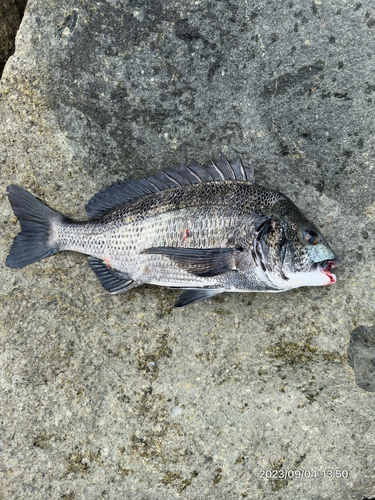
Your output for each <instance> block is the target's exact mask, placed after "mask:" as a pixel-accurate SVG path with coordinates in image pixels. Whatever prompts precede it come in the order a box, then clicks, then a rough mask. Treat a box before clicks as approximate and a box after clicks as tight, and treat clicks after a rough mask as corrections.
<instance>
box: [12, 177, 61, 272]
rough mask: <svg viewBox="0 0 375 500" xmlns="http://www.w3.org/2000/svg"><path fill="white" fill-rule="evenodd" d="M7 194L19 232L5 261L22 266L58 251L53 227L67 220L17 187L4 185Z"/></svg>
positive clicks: (14, 265)
mask: <svg viewBox="0 0 375 500" xmlns="http://www.w3.org/2000/svg"><path fill="white" fill-rule="evenodd" d="M7 193H8V198H9V201H10V204H11V205H12V208H13V212H14V214H15V215H16V217H17V218H18V220H19V223H20V225H21V231H20V232H19V233H18V234H17V236H16V237H15V238H14V241H13V244H12V246H11V249H10V252H9V255H8V257H7V260H6V262H5V264H6V265H7V266H8V267H23V266H27V265H28V264H31V263H32V262H35V261H37V260H40V259H43V258H44V257H49V256H50V255H53V254H55V253H57V252H59V251H60V250H61V249H60V246H59V243H58V240H57V237H56V236H54V233H55V231H54V226H56V223H59V222H62V221H66V220H68V219H67V218H66V217H64V216H63V215H61V214H59V213H58V212H56V211H55V210H52V208H49V207H47V205H44V203H42V202H41V201H39V200H37V199H36V198H35V197H34V196H33V195H32V194H30V193H29V192H28V191H26V190H25V189H22V188H20V187H18V186H14V185H10V186H8V189H7Z"/></svg>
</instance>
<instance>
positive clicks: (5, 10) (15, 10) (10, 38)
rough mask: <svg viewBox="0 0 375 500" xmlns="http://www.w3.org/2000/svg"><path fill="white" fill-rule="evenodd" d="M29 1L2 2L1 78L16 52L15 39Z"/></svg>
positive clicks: (0, 30) (0, 24) (0, 21)
mask: <svg viewBox="0 0 375 500" xmlns="http://www.w3.org/2000/svg"><path fill="white" fill-rule="evenodd" d="M26 3H27V0H2V2H1V3H0V78H1V74H2V72H3V69H4V66H5V63H6V62H7V60H8V58H9V57H10V56H11V55H12V54H13V52H14V39H15V37H16V33H17V30H18V28H19V26H20V23H21V19H22V16H23V13H24V11H25V7H26Z"/></svg>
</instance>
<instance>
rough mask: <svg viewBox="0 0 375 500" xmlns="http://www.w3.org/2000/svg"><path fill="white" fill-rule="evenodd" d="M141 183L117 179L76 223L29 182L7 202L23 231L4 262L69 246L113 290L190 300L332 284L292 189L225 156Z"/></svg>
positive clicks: (328, 253) (179, 303)
mask: <svg viewBox="0 0 375 500" xmlns="http://www.w3.org/2000/svg"><path fill="white" fill-rule="evenodd" d="M210 161H211V163H210V164H209V165H208V166H205V165H202V164H200V163H199V162H198V161H196V160H192V162H191V165H190V166H186V165H184V164H181V165H180V166H179V168H177V169H175V168H172V167H169V168H168V169H167V170H166V171H165V172H164V171H160V172H159V173H157V174H154V175H151V176H150V177H148V178H147V179H146V178H143V179H140V180H134V179H132V180H125V181H119V182H117V183H115V184H113V185H111V186H109V187H107V188H105V189H104V190H102V191H99V192H98V193H97V194H95V196H93V197H92V198H91V199H90V201H89V202H88V203H87V205H86V211H87V215H88V218H89V220H86V221H74V220H72V219H70V218H68V217H66V216H64V215H62V214H60V213H59V212H57V211H55V210H53V209H52V208H50V207H48V206H47V205H45V204H44V203H42V201H40V200H38V199H37V198H35V197H34V196H33V195H32V194H31V193H29V192H28V191H26V190H25V189H23V188H21V187H19V186H16V185H10V186H8V188H7V193H8V199H9V202H10V204H11V206H12V208H13V211H14V214H15V215H16V217H17V218H18V221H19V223H20V226H21V231H20V232H19V233H18V234H17V236H16V237H15V239H14V241H13V244H12V246H11V248H10V252H9V255H8V257H7V259H6V265H7V266H8V267H11V268H20V267H23V266H26V265H28V264H31V263H33V262H35V261H38V260H40V259H43V258H45V257H49V256H52V255H54V254H56V253H58V252H62V251H66V250H68V251H74V252H81V253H83V254H86V255H89V259H88V264H89V266H90V267H91V269H92V270H93V271H94V273H95V274H96V276H97V278H98V279H99V281H100V283H101V285H102V286H103V288H104V289H105V290H107V291H108V292H110V293H111V294H119V293H123V292H127V291H129V290H131V289H132V288H135V287H138V286H140V285H143V284H152V285H159V286H165V287H169V288H175V289H180V290H181V292H180V295H179V296H178V298H177V300H176V302H175V304H174V306H175V307H183V306H187V305H189V304H192V303H194V302H199V301H202V300H205V299H208V298H210V297H214V296H215V295H218V294H221V293H223V292H282V291H287V290H291V289H293V288H298V287H302V286H321V285H329V284H331V283H335V282H336V281H337V279H336V276H335V275H334V274H333V273H332V272H331V270H332V268H334V267H336V266H339V265H340V264H341V263H340V260H339V259H338V257H337V256H336V255H335V253H334V252H333V250H332V249H331V247H330V246H329V245H328V243H327V241H326V239H325V238H324V237H323V235H322V233H321V231H320V230H319V229H318V227H317V226H316V225H314V224H313V223H312V222H310V221H309V220H308V219H307V218H306V217H305V216H304V215H303V214H302V212H301V211H300V210H299V209H298V208H297V206H296V205H295V204H294V203H293V202H292V201H291V200H290V199H289V198H288V197H287V196H285V195H284V194H282V193H280V192H278V191H275V190H273V189H270V188H266V187H263V186H261V185H258V184H256V182H255V172H254V165H252V166H251V167H250V168H247V169H245V167H244V165H243V163H242V160H241V159H240V157H239V156H238V157H237V159H236V160H235V161H234V162H233V163H229V161H228V160H227V158H226V157H225V156H224V155H223V154H221V156H220V158H219V160H218V161H216V162H214V161H212V160H210Z"/></svg>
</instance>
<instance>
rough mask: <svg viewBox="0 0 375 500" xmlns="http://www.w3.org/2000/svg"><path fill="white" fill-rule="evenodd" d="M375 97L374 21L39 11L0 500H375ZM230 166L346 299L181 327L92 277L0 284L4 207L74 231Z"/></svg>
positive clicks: (260, 9) (160, 10)
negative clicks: (173, 180)
mask: <svg viewBox="0 0 375 500" xmlns="http://www.w3.org/2000/svg"><path fill="white" fill-rule="evenodd" d="M374 74H375V8H374V4H373V2H370V1H369V0H365V1H362V2H361V3H355V2H344V1H338V0H332V1H330V2H325V1H322V0H315V1H313V2H311V1H290V2H279V1H277V0H271V1H266V0H259V1H257V2H255V1H248V2H245V1H242V0H240V1H227V2H209V1H199V0H198V1H194V2H191V1H188V2H175V1H173V0H171V1H163V2H161V1H157V0H155V1H152V2H143V1H136V0H127V1H120V0H118V1H117V0H108V1H107V2H106V1H104V0H99V1H96V2H88V1H86V0H80V1H73V0H61V1H60V2H50V1H47V0H29V3H28V7H27V10H26V13H25V17H24V19H23V22H22V25H21V28H20V31H19V33H18V36H17V40H16V52H15V55H14V56H13V57H12V58H11V59H9V61H8V63H7V65H6V67H5V70H4V73H3V77H2V81H1V87H0V167H1V178H0V184H1V185H0V201H1V212H0V217H1V235H0V238H1V245H0V262H1V268H0V273H1V283H2V286H1V300H0V309H1V310H0V318H1V326H0V329H1V330H0V332H1V333H0V340H1V350H0V357H1V359H0V382H1V389H0V390H1V392H0V398H1V399H0V412H1V418H0V498H1V500H9V499H11V500H13V499H25V498H32V499H33V500H45V499H65V500H67V499H70V500H72V499H74V500H81V499H82V500H83V499H87V498H90V499H101V498H105V499H111V500H112V499H113V500H115V499H116V500H117V499H119V498H126V499H136V500H138V499H142V500H148V499H151V498H152V499H158V500H171V499H178V498H186V499H192V500H193V499H194V500H195V499H197V500H198V499H199V500H200V499H202V498H205V499H215V500H217V499H219V500H221V499H223V500H224V499H225V500H227V499H243V498H251V499H255V500H257V499H282V500H284V499H286V500H289V499H291V500H292V499H293V500H294V499H296V498H301V499H302V498H303V499H309V500H313V499H316V500H317V499H333V498H345V499H348V500H351V499H353V500H354V499H356V500H357V499H358V500H361V499H364V498H372V497H374V496H375V472H374V470H375V469H374V468H375V417H374V415H375V410H374V408H375V393H374V383H373V378H371V370H372V374H373V375H372V376H373V377H375V365H374V362H373V354H371V353H373V352H374V351H373V346H374V323H375V306H374V302H375V301H374V287H375V281H374V268H375V264H374V257H375V251H374V237H375V201H374V184H375V182H374V154H375V149H374V131H375V120H374V111H375V108H374V99H375V79H374ZM221 151H222V152H223V153H225V154H226V155H227V156H228V157H229V158H230V159H234V157H235V156H236V154H237V153H239V154H240V155H241V156H242V158H243V161H244V162H245V164H247V165H249V163H250V161H252V160H253V161H254V162H255V165H256V169H257V180H258V182H259V183H260V184H263V185H265V186H267V187H271V188H274V189H278V190H280V191H282V192H284V193H285V194H287V195H288V196H289V197H290V198H292V200H293V201H294V202H295V203H296V204H297V205H298V206H299V207H300V208H301V210H303V211H304V212H305V213H306V215H307V216H308V217H309V218H311V219H312V220H314V221H316V222H317V223H318V225H319V226H320V227H321V228H322V231H323V233H324V235H325V236H326V237H327V239H328V241H329V243H330V244H331V246H332V247H333V248H334V249H335V250H336V251H337V253H338V254H339V256H340V258H341V260H342V264H343V265H342V267H341V268H339V269H338V270H337V273H336V274H337V276H338V282H337V284H336V285H334V286H329V287H323V288H306V289H298V290H293V291H291V292H287V293H283V294H225V295H222V296H219V297H217V298H215V299H212V300H210V301H206V302H202V303H198V304H195V305H192V306H191V307H188V308H185V309H182V310H173V309H172V306H173V302H174V300H175V298H176V296H177V292H175V291H171V290H167V289H163V288H156V287H146V286H145V287H141V288H138V289H135V290H132V291H130V292H129V293H127V294H123V295H119V296H110V295H108V294H107V293H106V292H105V291H104V290H103V289H102V288H101V287H100V284H99V283H98V281H97V279H96V277H95V276H94V275H93V273H92V271H91V270H90V269H89V267H88V265H87V263H86V258H85V257H84V256H82V255H78V254H74V253H70V254H68V253H63V254H58V255H56V256H54V257H52V258H49V259H46V260H43V261H40V262H38V263H35V264H33V265H30V266H29V267H26V268H23V269H19V270H15V269H8V268H6V267H5V266H4V261H5V258H6V255H7V253H8V250H9V247H10V245H11V242H12V240H13V238H14V236H15V234H16V233H17V231H18V228H19V226H18V224H17V221H16V219H15V217H14V216H13V214H12V211H11V208H10V205H9V203H8V201H7V197H6V194H5V192H6V186H7V185H8V184H10V183H15V184H18V185H21V186H23V187H25V188H26V189H28V190H30V191H31V192H32V193H33V194H34V195H36V196H38V197H39V198H40V199H42V200H43V201H44V202H46V203H48V204H49V205H51V206H52V207H53V208H55V209H56V210H59V211H61V212H63V213H65V214H67V215H69V216H71V217H74V218H77V219H79V218H81V219H82V218H84V217H85V213H84V206H85V204H86V202H87V201H88V200H89V198H90V197H91V196H92V195H93V194H94V193H95V192H96V191H98V190H99V189H102V188H103V187H105V186H106V185H108V184H110V183H112V182H114V181H116V180H119V179H124V178H128V177H135V178H140V177H142V176H144V175H148V174H151V173H155V172H157V171H158V170H159V169H160V168H161V167H165V168H166V167H167V166H168V165H176V164H178V163H179V162H185V163H187V162H188V161H189V159H190V158H192V157H195V158H197V159H198V160H199V161H205V160H206V158H207V156H211V157H218V156H219V154H220V152H221ZM366 339H368V341H367V342H366V341H365V340H366ZM349 345H350V349H349V351H350V352H349V354H350V356H351V357H349V356H348V352H347V351H348V346H349ZM349 362H350V363H349ZM364 363H367V365H366V366H367V369H365V368H364ZM267 470H271V471H273V470H275V471H277V476H278V477H273V476H274V475H275V473H272V474H271V476H272V477H271V478H267V477H266V475H267V474H266V473H265V472H264V473H263V475H262V472H261V471H267ZM296 470H300V471H310V474H311V473H312V472H311V471H316V476H317V477H310V478H306V477H304V478H303V479H298V478H296V477H292V475H293V473H294V471H296ZM329 470H331V471H333V472H332V475H333V477H332V478H330V477H329V476H330V473H329V472H327V471H329ZM288 471H291V472H290V473H289V477H287V478H286V479H285V478H283V477H281V476H283V475H285V474H286V473H287V472H288ZM324 471H325V472H324ZM336 471H347V474H346V473H345V472H344V476H346V475H347V477H338V476H339V475H340V474H341V475H342V474H343V473H342V472H336ZM268 475H270V474H269V473H268ZM313 475H314V474H313Z"/></svg>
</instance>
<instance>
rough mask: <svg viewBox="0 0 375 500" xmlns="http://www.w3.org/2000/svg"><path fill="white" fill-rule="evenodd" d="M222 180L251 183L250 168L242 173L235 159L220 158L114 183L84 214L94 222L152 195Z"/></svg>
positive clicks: (242, 167) (194, 162)
mask: <svg viewBox="0 0 375 500" xmlns="http://www.w3.org/2000/svg"><path fill="white" fill-rule="evenodd" d="M211 161H212V160H211ZM225 180H228V181H229V180H230V181H244V182H255V176H254V166H253V165H252V166H251V168H249V169H247V170H245V169H244V166H243V164H242V161H241V159H240V157H239V156H238V157H237V159H236V161H235V162H234V163H233V164H230V163H229V162H228V160H227V159H226V158H225V156H224V155H223V154H221V156H220V158H219V160H218V161H217V163H215V162H213V161H212V164H211V165H209V166H205V165H201V164H200V163H198V162H197V161H196V160H192V162H191V165H190V167H187V166H186V165H184V164H181V165H180V167H179V168H178V169H177V170H175V169H174V168H168V170H167V171H166V172H162V171H161V172H158V173H157V174H153V175H150V177H148V178H147V179H141V180H139V181H136V180H134V179H132V180H130V181H119V182H116V183H115V184H112V186H109V187H107V188H106V189H104V190H103V191H99V193H97V194H96V195H95V196H93V197H92V198H91V200H90V201H89V202H88V203H87V205H86V211H87V214H88V216H89V217H90V218H97V217H101V216H102V215H105V214H107V213H108V212H112V211H113V210H116V209H117V208H120V207H121V206H122V205H125V204H126V203H129V202H131V201H134V200H136V199H137V198H140V197H142V196H147V195H149V194H152V193H157V192H159V191H164V190H166V189H173V188H175V187H180V186H187V185H190V184H198V183H204V182H220V181H225Z"/></svg>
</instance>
